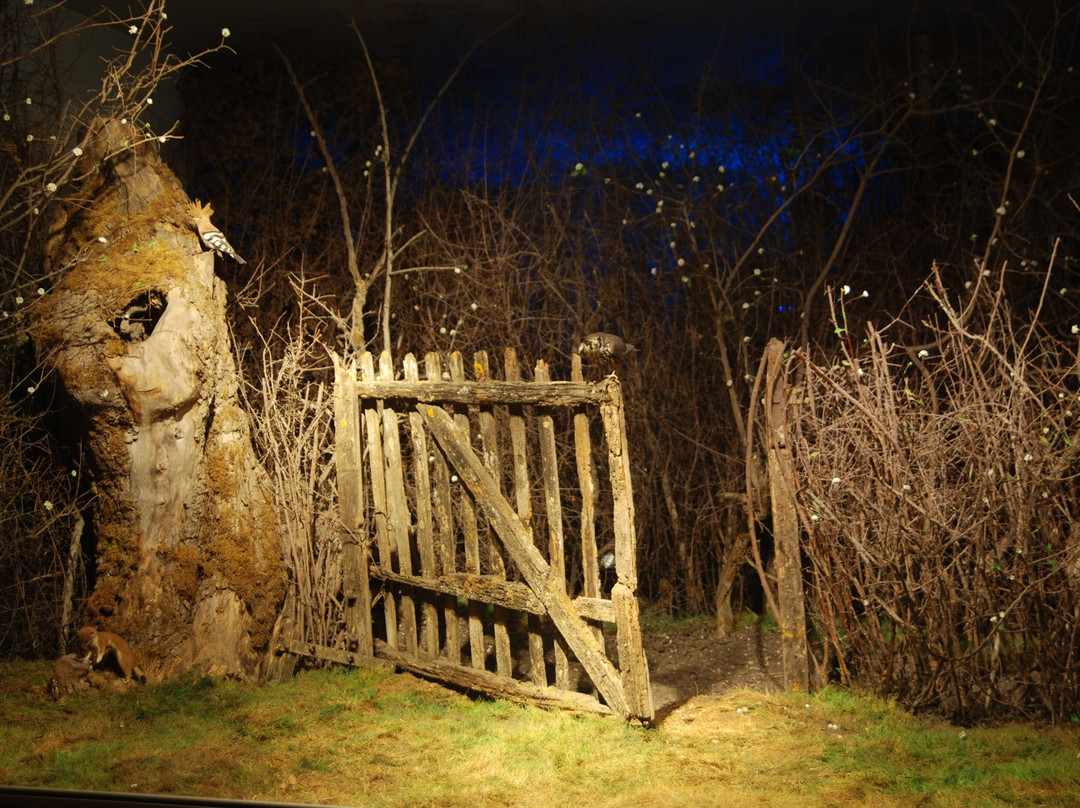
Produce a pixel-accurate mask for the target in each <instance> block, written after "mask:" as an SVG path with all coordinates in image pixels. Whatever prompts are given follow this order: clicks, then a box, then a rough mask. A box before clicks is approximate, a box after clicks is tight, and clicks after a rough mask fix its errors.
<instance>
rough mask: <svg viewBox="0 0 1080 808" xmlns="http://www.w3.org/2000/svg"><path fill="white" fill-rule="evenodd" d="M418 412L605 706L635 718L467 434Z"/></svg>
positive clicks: (615, 676)
mask: <svg viewBox="0 0 1080 808" xmlns="http://www.w3.org/2000/svg"><path fill="white" fill-rule="evenodd" d="M416 409H417V411H418V412H420V414H421V415H424V416H425V418H426V423H427V424H428V425H429V427H430V428H431V430H432V434H434V435H435V439H436V440H437V441H438V442H439V444H440V445H441V446H442V448H443V450H444V451H445V452H446V454H447V457H448V458H449V459H450V462H451V464H452V465H453V466H454V469H455V470H456V471H457V473H458V476H459V477H460V478H461V480H462V481H463V482H464V483H465V485H466V486H467V487H468V489H469V490H470V491H471V492H472V494H473V496H474V497H475V499H476V502H477V504H478V505H479V506H480V507H481V508H483V510H484V513H485V515H486V516H487V519H488V521H489V522H490V524H491V526H492V527H494V528H495V530H496V531H497V532H498V533H499V536H500V537H501V538H502V540H503V545H504V546H505V547H506V550H507V553H508V554H509V555H510V558H511V559H512V560H513V562H514V564H515V565H516V566H517V568H518V570H519V571H520V572H521V574H522V576H523V577H524V578H525V580H526V581H527V582H528V584H529V586H531V587H532V589H533V591H534V592H535V593H536V596H537V597H538V598H540V600H541V602H543V604H544V607H545V608H546V609H547V611H548V614H549V615H550V616H551V619H552V621H554V623H555V625H556V627H557V628H558V629H559V631H560V632H561V633H562V635H563V636H564V637H565V638H566V641H567V643H568V644H569V646H570V648H571V649H572V650H573V652H574V654H575V655H576V656H577V658H578V661H579V662H581V664H582V666H583V667H584V668H585V670H586V671H587V672H588V674H589V676H590V677H591V678H592V680H593V683H594V684H595V685H596V688H597V690H598V691H599V692H600V695H601V696H602V697H603V699H604V701H605V702H607V705H608V706H609V707H610V708H611V709H612V711H613V712H615V713H616V714H617V715H620V716H623V717H630V716H631V715H636V713H632V712H631V708H630V704H629V702H628V701H627V698H626V695H625V693H624V692H623V684H622V679H621V678H620V676H619V673H618V671H616V670H615V667H614V666H613V665H612V664H611V662H610V661H609V660H608V658H607V656H606V655H605V653H604V649H603V647H602V646H601V645H600V644H599V643H597V642H596V638H595V637H594V636H593V634H592V632H590V631H589V630H588V627H587V626H586V625H585V623H584V621H582V620H580V619H579V617H578V616H577V614H576V613H575V612H574V606H573V603H572V601H571V600H570V597H569V595H567V594H566V592H564V591H563V590H562V589H561V588H560V587H559V586H558V584H557V582H555V581H554V576H553V573H552V571H551V568H550V567H549V566H548V564H547V562H545V561H544V559H543V557H542V556H541V555H540V552H539V551H538V550H537V549H536V548H535V547H534V546H533V544H532V541H531V539H530V536H529V534H528V532H527V531H526V530H525V528H524V526H523V525H522V524H521V520H520V519H518V517H517V514H515V513H514V510H513V509H512V508H511V507H510V505H509V503H507V501H506V500H505V499H504V498H503V497H501V496H496V495H493V494H492V491H493V490H494V485H495V483H494V480H492V479H491V475H489V474H488V472H487V469H485V468H484V465H483V463H481V462H480V460H479V459H478V458H477V457H476V453H475V452H473V451H472V449H471V447H470V445H469V439H468V433H463V432H462V430H461V429H460V428H459V427H458V426H457V425H456V424H455V422H454V420H453V418H451V416H450V415H449V414H448V413H447V412H446V411H445V410H443V409H442V408H441V407H438V406H436V405H434V404H418V405H417V407H416ZM640 717H641V718H643V719H645V720H651V719H652V713H651V710H650V712H649V714H648V715H644V716H640Z"/></svg>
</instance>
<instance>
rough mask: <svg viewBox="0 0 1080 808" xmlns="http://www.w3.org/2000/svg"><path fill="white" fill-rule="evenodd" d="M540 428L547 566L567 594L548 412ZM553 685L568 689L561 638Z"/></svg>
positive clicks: (540, 370)
mask: <svg viewBox="0 0 1080 808" xmlns="http://www.w3.org/2000/svg"><path fill="white" fill-rule="evenodd" d="M533 373H534V376H535V378H536V381H537V382H539V383H540V384H544V383H545V382H549V381H551V377H550V375H549V373H548V366H547V363H546V362H544V361H543V360H538V361H537V363H536V368H535V370H534V371H533ZM536 421H537V425H538V426H539V429H540V474H541V477H542V478H543V481H544V509H545V511H546V514H547V527H548V564H549V565H550V566H551V574H552V580H553V581H554V583H555V584H556V585H557V586H559V587H561V588H562V590H563V591H564V592H565V591H566V555H565V553H566V549H565V548H566V541H565V537H564V536H563V518H562V492H561V491H560V489H559V450H558V447H557V446H556V445H555V420H554V419H553V418H552V417H551V415H550V413H549V412H547V411H544V412H541V414H540V415H539V416H538V417H537V419H536ZM555 686H556V687H561V688H566V689H569V688H570V653H569V647H568V646H567V642H566V639H565V638H564V637H556V638H555Z"/></svg>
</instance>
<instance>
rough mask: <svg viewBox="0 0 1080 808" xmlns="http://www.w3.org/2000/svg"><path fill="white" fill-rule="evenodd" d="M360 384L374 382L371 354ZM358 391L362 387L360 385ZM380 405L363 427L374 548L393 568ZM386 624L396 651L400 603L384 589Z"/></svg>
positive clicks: (367, 410)
mask: <svg viewBox="0 0 1080 808" xmlns="http://www.w3.org/2000/svg"><path fill="white" fill-rule="evenodd" d="M360 374H361V380H367V379H374V378H375V360H374V358H373V357H372V356H371V354H367V353H366V354H364V355H363V356H362V357H361V358H360ZM357 387H359V384H358V385H357ZM380 421H381V418H380V416H379V403H378V402H376V401H375V400H368V402H367V404H366V405H365V406H364V425H365V427H366V430H365V431H366V434H367V450H368V470H369V471H370V475H369V477H370V479H371V510H372V521H373V522H374V523H375V547H376V551H377V552H378V556H379V563H381V564H385V565H387V566H389V565H390V530H389V527H388V526H387V513H388V512H389V511H388V510H387V504H386V472H385V468H386V467H385V464H384V462H383V450H382V440H381V439H380V432H381V429H380ZM382 595H383V597H382V608H383V622H384V623H385V625H386V629H385V631H386V641H387V643H389V644H390V645H392V646H393V647H395V648H396V647H397V603H396V601H395V600H394V598H393V596H392V595H390V594H388V593H387V592H386V590H385V589H384V590H383V592H382Z"/></svg>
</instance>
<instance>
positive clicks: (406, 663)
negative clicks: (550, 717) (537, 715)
mask: <svg viewBox="0 0 1080 808" xmlns="http://www.w3.org/2000/svg"><path fill="white" fill-rule="evenodd" d="M375 653H376V654H377V655H378V657H381V658H383V659H385V660H387V661H388V662H392V663H394V664H395V665H397V666H398V667H399V668H401V669H403V670H406V671H409V672H410V673H415V674H417V675H419V676H423V677H426V678H429V679H436V680H438V681H442V682H449V683H451V684H454V685H457V686H458V687H461V688H464V689H466V690H474V691H477V692H480V693H485V694H487V695H489V696H493V697H495V698H503V699H507V700H509V701H517V702H524V703H526V704H535V705H537V706H539V707H554V708H558V709H561V710H570V711H574V712H589V713H599V714H601V715H611V712H612V711H611V708H610V707H608V706H607V705H605V704H602V703H601V702H600V701H598V700H597V699H595V698H593V697H592V696H589V695H587V694H585V693H574V692H572V691H566V690H558V689H556V688H552V687H537V686H536V685H533V684H530V683H528V682H521V681H518V680H517V679H508V678H506V677H503V676H499V675H497V674H494V673H490V672H488V671H485V670H477V669H475V668H467V667H465V666H463V665H454V664H452V663H449V662H444V661H442V660H436V661H433V662H419V661H418V660H415V659H412V658H410V657H407V656H404V655H402V654H401V653H399V652H395V651H393V650H391V649H390V648H389V647H387V646H386V644H385V643H382V642H379V641H376V645H375Z"/></svg>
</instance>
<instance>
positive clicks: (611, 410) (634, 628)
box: [600, 377, 652, 721]
mask: <svg viewBox="0 0 1080 808" xmlns="http://www.w3.org/2000/svg"><path fill="white" fill-rule="evenodd" d="M610 380H611V381H613V382H614V384H612V385H611V386H610V388H609V392H610V393H611V398H610V400H609V401H606V402H605V403H603V404H601V405H600V417H601V419H602V420H603V422H604V439H605V440H606V441H607V448H608V477H609V478H610V480H611V498H612V508H613V511H614V513H613V521H614V529H615V572H616V575H617V576H618V581H617V582H616V584H615V586H614V587H613V589H612V593H611V596H612V600H613V602H614V603H615V627H616V637H617V639H616V641H617V643H618V647H619V667H620V669H621V670H622V674H623V683H624V684H625V686H626V690H627V700H628V701H629V702H630V704H631V709H633V710H634V711H635V714H636V715H639V717H641V718H642V719H644V720H646V721H651V720H652V694H651V692H650V690H649V668H648V663H647V662H646V660H645V648H644V646H643V645H642V642H641V626H640V623H639V619H638V617H639V616H638V605H637V597H636V596H637V537H636V536H635V534H634V492H633V489H632V487H631V483H630V450H629V445H628V442H627V439H626V416H625V413H624V411H623V400H622V389H621V388H620V386H619V384H618V381H617V379H615V378H614V377H611V378H610ZM616 592H618V593H619V600H618V601H616V600H615V598H616V594H615V593H616Z"/></svg>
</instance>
